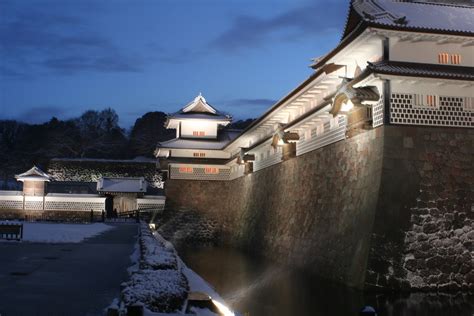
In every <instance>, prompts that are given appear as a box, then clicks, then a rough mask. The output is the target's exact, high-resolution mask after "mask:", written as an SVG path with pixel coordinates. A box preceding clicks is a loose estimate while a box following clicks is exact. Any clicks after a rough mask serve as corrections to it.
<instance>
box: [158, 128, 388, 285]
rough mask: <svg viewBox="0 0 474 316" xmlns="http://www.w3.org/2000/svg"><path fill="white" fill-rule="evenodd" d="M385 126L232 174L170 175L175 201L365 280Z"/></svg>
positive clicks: (299, 257)
mask: <svg viewBox="0 0 474 316" xmlns="http://www.w3.org/2000/svg"><path fill="white" fill-rule="evenodd" d="M382 132H383V130H382V129H377V130H372V131H368V132H366V133H363V134H360V135H357V136H355V137H353V138H350V139H348V140H347V141H343V142H338V143H335V144H333V145H331V146H328V147H325V148H322V149H319V150H316V151H312V152H310V153H307V154H305V155H302V156H299V157H298V158H294V159H290V160H288V161H285V162H283V163H281V164H278V165H276V166H272V167H269V168H266V169H263V170H260V171H258V172H256V173H253V174H250V175H248V176H244V177H241V178H238V179H236V180H233V181H228V182H213V181H183V180H169V181H168V182H167V186H166V195H167V203H168V205H169V206H170V207H172V208H174V209H178V208H180V207H186V208H191V209H195V210H199V211H200V212H201V213H202V214H203V215H204V216H206V217H208V218H212V219H215V220H216V221H217V222H218V223H219V226H220V229H221V232H222V236H223V242H224V243H229V244H233V245H235V246H239V247H242V248H245V249H247V250H249V251H253V252H255V253H259V254H264V255H265V256H268V257H270V258H274V259H277V260H280V261H282V262H283V263H286V264H290V265H292V266H295V267H299V268H308V269H310V270H312V271H313V272H314V273H317V274H319V275H321V276H325V277H334V278H337V280H338V281H340V282H342V283H345V284H348V285H351V286H360V285H361V284H362V283H363V281H364V274H365V266H366V260H367V257H368V252H369V247H368V245H369V241H370V238H371V227H372V224H373V219H374V214H375V207H376V203H377V193H378V190H379V182H380V173H381V170H382V149H383V133H382Z"/></svg>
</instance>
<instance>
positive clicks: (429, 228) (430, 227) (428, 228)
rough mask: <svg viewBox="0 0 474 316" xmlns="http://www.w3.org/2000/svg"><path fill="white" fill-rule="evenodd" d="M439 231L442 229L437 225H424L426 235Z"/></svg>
mask: <svg viewBox="0 0 474 316" xmlns="http://www.w3.org/2000/svg"><path fill="white" fill-rule="evenodd" d="M439 229H440V227H439V226H438V225H436V224H435V223H426V224H425V225H423V232H424V233H425V234H432V233H435V232H437V231H438V230H439Z"/></svg>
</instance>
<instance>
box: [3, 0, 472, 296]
mask: <svg viewBox="0 0 474 316" xmlns="http://www.w3.org/2000/svg"><path fill="white" fill-rule="evenodd" d="M311 67H312V68H313V69H314V72H313V73H312V74H311V75H310V76H309V78H307V79H306V80H304V81H303V82H302V83H301V84H300V85H299V86H298V87H296V88H294V89H293V90H292V91H290V92H289V93H288V94H287V95H286V96H284V97H283V98H282V99H281V100H279V101H278V102H277V103H276V104H274V105H273V106H272V107H271V108H269V109H268V110H267V111H266V112H265V113H264V114H263V115H262V116H260V117H259V118H257V119H256V120H255V121H254V122H253V123H252V124H251V125H250V126H249V127H247V128H246V129H245V130H244V131H234V130H231V129H228V128H226V126H227V125H228V124H229V123H230V122H231V117H230V116H229V115H227V114H225V113H221V112H220V111H219V110H218V108H217V107H214V106H213V105H211V104H210V103H212V102H210V103H209V102H208V101H207V100H206V99H205V98H204V97H203V96H202V95H198V96H197V97H196V98H195V99H194V100H193V101H191V102H190V103H189V104H187V105H186V106H184V107H183V108H182V109H181V110H180V111H178V112H176V113H174V114H171V115H170V116H169V117H168V120H167V123H166V127H167V128H169V129H175V130H176V138H175V139H173V140H170V141H166V142H162V143H160V144H158V145H157V148H156V151H155V155H156V157H157V159H158V162H159V167H160V168H161V170H162V172H163V173H164V174H165V175H166V177H167V180H166V186H165V193H166V204H167V206H169V207H170V209H177V208H191V209H194V210H197V211H198V212H199V213H200V214H201V215H202V216H203V217H206V218H209V219H211V220H213V221H215V222H216V223H217V226H218V229H219V231H220V233H221V236H222V240H221V241H222V242H223V243H227V244H229V245H233V246H237V247H241V248H245V249H247V250H249V251H253V252H256V253H259V254H261V255H265V256H267V257H270V258H272V259H275V260H277V261H279V262H281V263H284V264H288V265H291V266H294V267H297V268H303V269H307V270H311V271H313V272H314V273H316V274H319V275H321V276H324V277H327V278H330V279H333V280H336V281H338V282H341V283H344V284H346V285H349V286H354V287H358V288H364V289H377V290H380V289H383V290H386V289H389V290H410V289H414V290H430V291H437V290H460V289H471V290H472V289H474V272H473V271H472V258H473V257H472V255H473V253H472V244H473V242H474V232H473V229H472V228H473V227H474V226H473V225H474V213H473V203H474V167H473V164H472V157H474V130H473V127H474V83H473V81H474V7H472V6H469V5H462V4H449V3H428V2H419V1H400V0H352V1H351V2H350V6H349V11H348V15H347V19H346V23H345V27H344V30H343V33H342V39H341V41H340V42H339V44H338V45H337V47H335V48H334V49H333V50H332V51H330V52H328V53H327V54H326V55H325V56H322V57H320V58H315V59H314V61H313V63H312V65H311ZM38 176H39V177H43V179H44V180H45V181H49V179H46V178H44V177H47V175H38ZM109 182H113V181H109ZM25 189H31V190H33V191H35V190H36V189H38V190H39V191H41V190H42V187H40V186H39V185H38V187H36V186H31V187H29V186H25ZM39 191H38V192H39ZM106 191H107V190H106ZM35 192H36V191H35ZM41 192H43V191H41ZM23 193H24V194H23V195H22V194H18V197H16V198H15V199H10V200H8V198H5V195H4V194H3V195H2V194H0V213H1V212H4V210H7V209H11V208H12V207H16V206H15V205H17V206H18V207H20V206H22V207H23V208H25V207H26V206H27V205H28V207H30V206H29V205H32V206H31V207H36V206H35V205H40V202H38V203H36V202H35V201H36V200H38V201H39V200H41V201H43V202H41V203H43V204H41V207H43V208H44V206H43V205H48V204H47V202H48V201H47V195H46V197H41V198H39V197H34V198H33V197H28V194H27V192H26V191H25V192H23ZM129 193H130V192H129ZM105 194H115V193H114V192H105V193H104V194H103V195H99V196H96V197H95V198H98V199H102V200H100V201H97V203H99V204H100V203H102V204H101V205H100V207H99V208H101V207H103V206H102V205H103V204H104V203H105V199H104V198H105ZM134 194H135V195H134V196H133V198H141V197H143V193H137V192H135V191H134ZM75 198H77V197H75ZM30 200H31V203H30V202H29V201H30ZM12 201H13V202H12ZM15 201H16V202H15ZM33 202H35V203H36V204H35V203H33ZM52 202H53V201H52V200H51V203H52ZM138 202H139V201H138V200H137V203H138ZM141 202H143V201H141ZM15 203H16V204H15ZM51 203H50V205H53V204H54V203H53V204H51ZM143 203H144V202H143ZM160 203H163V202H160ZM54 205H60V204H54ZM61 205H62V204H61ZM70 205H72V206H74V205H75V204H74V205H73V204H70ZM160 205H162V204H160ZM38 207H40V206H38ZM58 207H62V206H58ZM68 207H69V206H68ZM160 207H161V206H160ZM85 208H87V209H90V205H87V206H85Z"/></svg>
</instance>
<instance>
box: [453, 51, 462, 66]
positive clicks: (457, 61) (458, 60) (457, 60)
mask: <svg viewBox="0 0 474 316" xmlns="http://www.w3.org/2000/svg"><path fill="white" fill-rule="evenodd" d="M451 64H453V65H460V64H461V55H459V54H452V55H451Z"/></svg>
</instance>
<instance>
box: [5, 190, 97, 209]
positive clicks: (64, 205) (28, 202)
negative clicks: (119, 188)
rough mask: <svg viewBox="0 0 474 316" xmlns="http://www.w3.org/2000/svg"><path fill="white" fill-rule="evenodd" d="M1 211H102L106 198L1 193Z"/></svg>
mask: <svg viewBox="0 0 474 316" xmlns="http://www.w3.org/2000/svg"><path fill="white" fill-rule="evenodd" d="M0 209H8V210H33V211H34V210H38V211H42V210H47V211H91V210H94V211H102V210H105V197H99V196H97V195H91V194H48V195H46V196H44V197H43V196H24V195H22V194H21V192H18V191H0Z"/></svg>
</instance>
